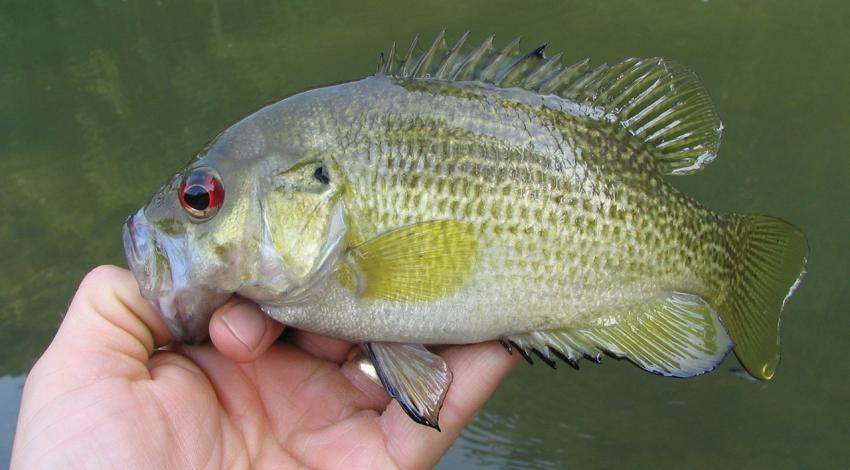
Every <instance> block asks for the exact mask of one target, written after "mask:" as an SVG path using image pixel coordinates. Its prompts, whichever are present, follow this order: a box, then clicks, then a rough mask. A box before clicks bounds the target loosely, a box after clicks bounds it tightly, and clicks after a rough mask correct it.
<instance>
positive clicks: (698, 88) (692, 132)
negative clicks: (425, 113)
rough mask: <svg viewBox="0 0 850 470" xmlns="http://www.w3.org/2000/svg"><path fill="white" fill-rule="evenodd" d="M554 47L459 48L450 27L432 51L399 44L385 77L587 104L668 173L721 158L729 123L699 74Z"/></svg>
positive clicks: (465, 38)
mask: <svg viewBox="0 0 850 470" xmlns="http://www.w3.org/2000/svg"><path fill="white" fill-rule="evenodd" d="M545 48H546V44H542V45H539V46H537V47H535V48H533V49H531V50H530V51H524V50H523V49H522V47H521V46H520V40H519V38H517V39H515V40H513V41H511V42H510V43H508V45H507V46H505V47H503V48H501V49H499V48H496V47H495V46H494V45H493V36H490V37H488V38H487V39H486V40H485V41H484V42H483V43H482V44H481V45H479V46H478V47H473V46H472V45H470V43H469V32H466V33H464V34H463V35H462V36H461V37H460V39H459V40H458V41H457V42H455V43H454V44H450V43H448V42H447V41H446V39H445V30H443V31H441V32H440V34H438V35H437V38H436V39H435V40H434V41H433V42H432V43H431V45H430V46H428V47H427V48H420V42H419V36H416V38H414V40H413V42H412V43H411V45H410V47H409V48H408V50H407V53H406V54H405V55H404V56H399V57H397V51H396V48H395V44H393V46H392V48H391V49H390V52H389V53H388V55H387V57H386V58H385V59H384V62H383V65H382V66H381V68H380V70H379V73H381V74H385V75H392V76H395V77H397V78H400V79H436V80H451V81H479V82H485V83H490V84H494V85H496V86H499V87H502V88H522V89H525V90H528V91H531V92H535V93H538V94H540V95H555V96H559V97H561V98H563V99H566V100H570V101H573V102H575V103H577V104H579V105H580V107H581V109H582V111H583V112H584V113H585V114H586V115H588V116H590V117H591V118H594V119H604V120H608V121H611V122H613V123H616V124H618V125H620V126H622V127H623V128H624V129H626V130H627V131H628V132H629V133H630V134H632V135H634V136H635V137H636V138H638V139H640V140H642V141H643V142H644V143H645V144H647V146H649V147H650V149H651V151H652V152H653V153H654V154H655V155H656V156H657V157H658V160H659V163H660V166H661V171H663V172H664V173H666V174H671V175H685V174H690V173H694V172H696V171H698V170H700V169H701V168H702V167H704V166H705V165H707V164H708V163H710V162H711V161H712V160H714V158H715V157H716V156H717V151H718V148H719V147H720V138H721V135H722V132H723V124H722V123H721V122H720V118H719V117H718V115H717V113H716V111H715V110H714V106H713V104H712V102H711V100H710V98H709V96H708V93H707V92H706V90H705V88H704V87H703V86H702V84H700V82H699V79H698V78H697V76H696V75H695V74H694V73H693V72H691V71H689V70H688V69H686V68H685V67H683V66H681V65H678V64H676V63H673V62H670V61H667V60H664V59H660V58H649V59H639V58H630V59H626V60H624V61H622V62H620V63H618V64H614V65H607V64H602V65H599V66H596V67H591V66H590V65H589V60H582V61H579V62H576V63H575V64H572V65H566V66H565V65H563V64H562V62H561V55H560V54H557V55H555V56H552V57H546V55H545V54H544V50H545Z"/></svg>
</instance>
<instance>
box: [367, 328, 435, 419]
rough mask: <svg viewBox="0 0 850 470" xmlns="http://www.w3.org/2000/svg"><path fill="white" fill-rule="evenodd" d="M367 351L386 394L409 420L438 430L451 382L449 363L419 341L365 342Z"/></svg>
mask: <svg viewBox="0 0 850 470" xmlns="http://www.w3.org/2000/svg"><path fill="white" fill-rule="evenodd" d="M366 351H367V352H368V353H369V358H370V359H371V360H372V365H374V366H375V371H376V372H377V373H378V377H379V378H380V379H381V383H382V384H383V385H384V389H385V390H386V391H387V394H389V396H391V397H392V398H394V399H395V400H396V401H397V402H398V403H399V404H400V405H401V407H402V409H404V411H405V413H407V415H408V416H410V418H411V419H413V420H414V421H416V422H417V423H419V424H424V425H426V426H430V427H432V428H434V429H436V430H438V431H439V430H440V426H439V422H438V419H439V415H440V408H441V407H442V406H443V400H444V399H445V397H446V392H447V391H448V389H449V384H451V382H452V373H451V371H450V370H449V366H448V364H446V362H445V361H443V359H442V358H441V357H440V356H438V355H436V354H434V353H432V352H430V351H428V350H427V349H425V347H424V346H422V345H421V344H404V343H366Z"/></svg>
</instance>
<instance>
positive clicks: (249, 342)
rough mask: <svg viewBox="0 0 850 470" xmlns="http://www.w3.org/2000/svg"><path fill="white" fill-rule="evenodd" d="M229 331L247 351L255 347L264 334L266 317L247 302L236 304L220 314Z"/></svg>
mask: <svg viewBox="0 0 850 470" xmlns="http://www.w3.org/2000/svg"><path fill="white" fill-rule="evenodd" d="M221 319H222V320H223V321H224V324H225V326H227V329H228V330H230V333H232V334H233V336H235V337H236V339H238V340H239V342H240V343H242V344H244V345H245V347H246V348H248V350H249V351H253V350H255V349H257V347H258V346H259V345H260V341H261V340H262V339H263V336H265V334H266V319H265V318H264V317H263V315H261V314H260V313H258V312H257V311H256V310H254V309H253V308H251V307H250V306H248V305H247V304H237V305H234V306H233V307H231V308H230V310H228V311H227V312H225V313H224V315H222V317H221Z"/></svg>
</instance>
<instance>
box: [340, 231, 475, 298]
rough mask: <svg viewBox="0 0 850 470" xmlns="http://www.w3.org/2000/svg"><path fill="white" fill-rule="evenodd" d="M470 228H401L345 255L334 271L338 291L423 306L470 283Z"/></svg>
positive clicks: (472, 237)
mask: <svg viewBox="0 0 850 470" xmlns="http://www.w3.org/2000/svg"><path fill="white" fill-rule="evenodd" d="M477 247H478V243H477V238H476V236H475V230H474V228H473V226H472V225H471V224H469V223H466V222H460V221H455V220H436V221H429V222H422V223H417V224H412V225H407V226H404V227H401V228H398V229H395V230H391V231H389V232H386V233H383V234H381V235H378V236H376V237H374V238H372V239H370V240H367V241H366V242H364V243H362V244H360V245H358V246H356V247H354V248H352V249H350V250H349V251H348V252H347V254H346V257H345V263H343V266H342V268H341V269H340V271H339V274H338V276H339V280H340V282H341V283H342V285H343V286H345V287H348V288H349V289H351V290H354V291H355V293H356V294H357V295H358V296H360V297H363V298H372V299H384V300H393V301H397V302H408V303H414V302H428V301H432V300H437V299H440V298H443V297H446V296H449V295H451V294H453V293H455V292H456V291H458V290H459V289H460V288H462V287H463V286H464V285H465V284H466V282H467V281H468V280H469V279H470V278H471V276H472V273H473V270H474V268H475V265H476V261H477V257H478V254H477Z"/></svg>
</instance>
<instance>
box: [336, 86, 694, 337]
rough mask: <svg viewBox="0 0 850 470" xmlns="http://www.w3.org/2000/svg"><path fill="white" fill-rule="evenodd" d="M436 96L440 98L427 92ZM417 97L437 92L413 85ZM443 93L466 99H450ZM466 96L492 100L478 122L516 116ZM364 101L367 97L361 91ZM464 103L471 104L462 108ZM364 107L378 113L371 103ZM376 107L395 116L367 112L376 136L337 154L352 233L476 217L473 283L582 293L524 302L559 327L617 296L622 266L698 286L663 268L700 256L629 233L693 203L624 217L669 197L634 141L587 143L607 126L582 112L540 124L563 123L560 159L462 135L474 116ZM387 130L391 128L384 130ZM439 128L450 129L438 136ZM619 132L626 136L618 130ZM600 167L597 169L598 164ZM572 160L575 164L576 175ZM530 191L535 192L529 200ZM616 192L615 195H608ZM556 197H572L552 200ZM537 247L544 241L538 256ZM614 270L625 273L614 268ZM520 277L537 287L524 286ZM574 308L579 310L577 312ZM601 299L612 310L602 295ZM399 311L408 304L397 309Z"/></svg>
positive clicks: (518, 292)
mask: <svg viewBox="0 0 850 470" xmlns="http://www.w3.org/2000/svg"><path fill="white" fill-rule="evenodd" d="M439 98H440V97H439V95H438V96H437V98H436V99H439ZM420 99H422V100H428V99H432V100H433V99H435V98H434V97H433V95H430V94H426V93H422V96H421V97H420ZM450 99H453V100H460V99H464V98H460V97H457V96H453V97H450ZM466 99H468V100H469V101H470V102H471V103H479V102H482V101H483V102H485V103H490V104H489V106H491V107H493V108H494V109H491V110H487V111H484V112H482V110H481V108H480V107H479V108H478V109H477V112H478V113H479V114H477V116H478V120H482V121H483V120H486V118H481V116H487V115H505V114H508V113H518V112H523V111H522V110H517V109H512V110H510V111H505V110H504V109H496V106H497V103H498V102H499V100H498V99H495V98H491V99H489V100H480V97H478V96H475V97H469V98H466ZM410 100H413V98H410ZM364 101H366V102H370V100H369V99H368V98H364ZM397 106H399V105H397ZM405 106H406V107H409V108H410V109H423V108H424V109H437V108H441V107H445V108H448V109H458V108H461V109H462V108H463V106H458V105H456V104H443V105H435V104H432V103H418V102H416V103H413V102H407V103H405ZM472 107H474V105H468V106H467V108H472ZM372 112H376V113H381V110H377V111H374V110H373V111H372ZM385 115H386V116H390V117H388V118H386V119H387V120H390V119H394V120H396V121H401V122H389V123H388V122H381V121H380V120H374V122H376V124H374V125H373V126H372V127H373V129H372V130H369V129H366V130H364V134H365V135H366V136H374V137H367V138H366V139H365V141H364V142H361V145H360V146H359V147H358V146H355V147H353V148H352V147H349V148H348V153H347V154H343V155H340V156H337V157H336V161H337V163H338V164H339V165H340V169H341V174H342V175H344V177H345V178H346V180H347V184H348V185H350V187H349V190H348V192H347V193H349V194H351V196H350V197H347V198H346V199H345V202H346V205H347V206H349V209H350V212H349V218H350V220H351V224H352V226H353V227H356V229H354V230H355V231H356V232H358V233H359V235H358V238H359V239H362V240H365V239H369V238H372V237H374V236H376V235H378V234H380V233H382V232H385V231H387V230H391V229H392V228H394V227H398V226H403V225H407V224H411V223H414V222H417V221H422V220H432V219H452V220H462V221H467V222H470V223H472V224H474V225H475V227H476V233H478V234H479V235H480V238H479V242H481V243H482V245H483V249H484V250H486V251H487V253H488V254H487V255H486V256H485V257H484V258H483V259H482V265H481V266H480V269H479V271H480V273H478V276H479V278H480V279H481V282H486V283H490V284H492V285H496V286H498V287H499V290H500V291H501V292H503V293H504V294H506V295H508V296H510V297H512V298H519V299H524V300H525V297H528V292H529V291H536V290H538V289H551V288H552V287H557V290H558V291H571V292H578V291H581V292H582V294H581V295H578V294H575V293H573V294H569V295H559V296H558V297H559V298H561V299H570V298H573V299H575V303H572V304H571V303H570V302H563V301H561V302H555V303H554V304H553V303H552V302H547V303H546V304H539V302H535V301H534V300H533V299H528V302H527V305H529V308H528V311H529V313H528V315H529V316H534V315H535V314H539V315H540V316H541V317H547V318H558V319H559V320H560V322H561V323H560V325H563V324H564V323H567V324H569V322H568V321H565V319H570V318H574V317H576V316H577V315H578V314H579V313H581V314H585V315H586V316H589V317H590V316H593V314H595V313H597V312H592V313H589V311H588V308H587V306H588V305H593V300H591V298H606V299H610V298H611V297H614V298H616V297H618V296H620V297H623V295H622V294H623V286H622V284H621V283H622V282H623V281H627V280H629V279H630V278H633V277H636V276H634V275H630V274H629V273H634V272H637V273H646V274H647V275H648V277H650V278H653V277H654V278H656V279H658V281H654V284H657V285H660V284H663V283H664V281H665V280H669V282H668V285H683V286H688V287H692V286H695V285H698V280H697V279H693V276H694V274H693V273H691V272H690V271H689V270H687V269H679V270H678V271H673V272H670V271H671V267H680V266H684V259H685V258H686V257H688V256H690V257H692V258H693V257H695V256H698V255H694V254H692V253H691V249H690V247H689V246H688V245H687V244H682V246H681V247H680V246H679V244H678V243H677V241H676V240H675V239H674V238H672V237H671V238H667V239H665V238H663V236H655V237H653V238H652V239H651V241H652V242H653V243H654V244H651V245H650V244H647V243H645V242H646V241H647V240H646V239H644V240H640V241H639V240H638V239H637V238H636V237H635V235H634V233H635V231H640V229H641V228H642V227H641V226H640V221H646V220H652V221H653V222H652V224H651V225H653V226H655V232H659V230H660V233H661V234H663V233H664V231H663V227H665V226H675V225H677V223H678V222H677V218H681V217H682V216H681V214H684V213H689V216H691V217H693V216H697V217H698V216H699V212H700V211H701V209H700V208H698V207H695V206H696V204H695V203H693V202H692V201H688V200H685V199H681V200H677V201H678V202H684V204H681V206H680V207H679V208H678V210H677V211H669V212H668V213H667V214H666V215H665V216H661V215H660V214H657V213H655V211H653V210H649V211H647V213H646V215H644V216H642V217H638V218H635V217H633V215H632V211H633V206H634V202H635V201H637V200H641V201H642V204H643V206H645V207H648V208H649V207H654V206H661V205H663V204H661V203H660V201H662V200H669V199H675V198H674V197H672V196H671V195H670V194H668V193H669V190H670V189H669V188H668V187H667V186H666V184H656V185H655V186H654V188H655V192H654V193H653V192H651V190H652V188H653V187H652V186H651V185H649V183H648V182H649V181H650V180H653V179H655V178H658V177H657V176H656V175H654V174H653V173H652V172H653V171H655V168H654V166H653V165H651V164H646V165H644V166H643V168H641V163H643V162H642V161H641V160H648V159H646V158H644V159H641V158H639V157H636V156H635V154H636V150H635V148H639V146H640V144H639V143H638V142H629V145H621V146H620V147H624V148H622V149H621V151H620V152H615V150H614V149H611V150H610V151H609V153H601V152H600V149H604V148H605V146H603V145H597V144H596V143H595V142H594V140H602V139H604V138H605V136H607V135H609V134H612V133H615V132H614V129H613V126H611V125H610V124H606V123H603V124H602V126H608V129H601V130H600V129H594V128H593V127H592V126H593V125H594V124H595V123H594V122H582V120H581V119H576V121H578V122H577V123H576V124H575V125H572V126H570V127H566V126H565V125H564V123H563V122H558V123H553V122H550V123H547V124H548V126H549V127H560V128H561V132H562V133H563V134H564V141H565V142H570V141H572V142H574V143H576V144H574V145H573V146H571V147H567V148H566V151H567V152H568V153H570V154H572V155H576V157H574V158H575V161H574V162H572V163H571V164H565V162H564V156H563V155H559V154H551V153H550V154H546V153H540V152H532V151H529V150H528V149H525V148H524V147H523V146H522V144H521V143H520V142H516V141H511V140H508V139H496V138H485V137H482V136H480V135H479V134H478V133H476V132H475V129H474V126H473V128H472V130H471V131H470V129H469V128H470V124H469V123H470V122H473V123H475V122H476V120H469V119H467V117H466V116H465V115H462V114H461V113H458V112H455V113H452V115H450V116H445V117H443V118H442V119H437V118H436V116H435V115H434V114H433V113H429V114H428V116H422V115H419V114H416V113H410V115H406V116H404V117H401V115H399V114H398V113H397V112H395V111H393V112H387V113H386V114H385ZM535 119H539V118H538V117H537V116H533V115H530V116H528V117H527V118H525V119H522V121H524V122H531V121H534V120H535ZM365 121H366V122H369V119H368V118H366V119H365ZM509 122H514V123H515V122H517V120H513V121H509ZM456 123H462V124H456ZM569 124H572V123H569ZM491 125H492V124H491ZM388 128H389V129H396V130H394V131H392V132H391V133H390V136H389V137H388V135H387V133H386V129H388ZM404 129H406V131H404ZM459 129H460V130H463V132H460V131H458V130H459ZM446 134H452V135H453V138H452V139H451V140H449V141H448V142H447V140H446V138H445V137H444V136H445V135H446ZM505 134H506V135H509V136H516V135H520V134H519V133H512V132H506V133H505ZM361 137H362V136H361ZM623 137H626V138H628V139H632V138H631V137H630V136H627V135H624V136H623ZM605 142H609V141H608V140H605ZM455 143H456V145H455ZM609 146H610V145H609ZM644 152H645V150H644ZM578 155H582V157H579V156H578ZM624 155H625V156H624ZM603 165H604V166H606V171H605V172H603V171H602V170H601V168H600V167H602V166H603ZM577 168H580V169H581V171H576V169H577ZM375 175H378V176H377V179H375ZM605 175H617V177H616V178H613V177H610V176H605ZM506 182H509V183H510V187H511V191H510V192H509V193H508V194H505V193H504V191H503V186H504V185H505V183H506ZM636 182H643V183H644V185H646V186H647V187H646V188H645V187H642V186H637V185H635V183H636ZM441 188H443V189H441ZM445 189H448V190H445ZM530 192H537V193H539V194H540V196H539V197H536V198H534V197H528V195H529V193H530ZM615 193H616V194H617V197H610V195H611V194H615ZM555 200H559V201H578V203H577V204H557V203H554V202H553V201H555ZM493 214H499V216H497V217H494V216H493ZM618 214H620V215H622V216H618ZM638 219H639V220H638ZM553 221H554V223H551V222H553ZM591 225H592V226H594V227H596V232H595V233H587V232H586V231H585V230H583V228H586V227H588V226H591ZM647 225H650V224H647ZM576 229H578V230H576ZM663 241H666V242H665V243H662V242H663ZM611 245H618V246H622V247H625V249H623V250H621V252H617V251H613V250H610V249H609V248H607V247H609V246H611ZM542 247H546V251H547V255H546V256H544V255H543V251H544V250H542V249H541V248H542ZM694 248H696V247H694ZM597 266H598V267H601V268H602V269H603V272H602V273H599V272H597V270H596V269H594V267H597ZM624 266H625V267H627V269H625V270H621V269H620V268H622V267H624ZM624 271H625V272H624ZM689 276H691V278H689ZM529 280H533V281H534V282H535V283H538V284H539V285H538V284H531V285H529ZM600 281H609V282H611V283H613V284H617V285H619V287H618V288H617V292H616V293H615V292H610V291H609V289H608V287H604V285H603V287H600V284H601V283H600ZM674 281H675V282H674ZM699 287H702V285H699ZM700 293H702V291H700ZM654 295H656V294H655V293H654V292H652V293H648V292H647V293H641V294H635V295H633V296H631V297H628V298H631V300H632V301H633V302H634V303H640V302H642V301H643V299H645V298H648V297H652V296H654ZM624 302H625V300H624ZM578 304H580V305H581V306H582V308H581V310H583V311H582V312H577V310H578V308H577V305H578ZM618 306H619V305H618ZM605 307H606V308H610V307H611V304H610V302H607V303H606V304H605ZM399 308H400V309H401V310H405V311H406V310H409V308H408V307H404V306H403V307H399ZM535 310H536V311H537V312H539V313H535ZM405 314H409V312H406V313H405ZM471 323H472V324H473V325H474V327H477V326H478V325H475V322H471ZM551 327H555V325H551Z"/></svg>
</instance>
